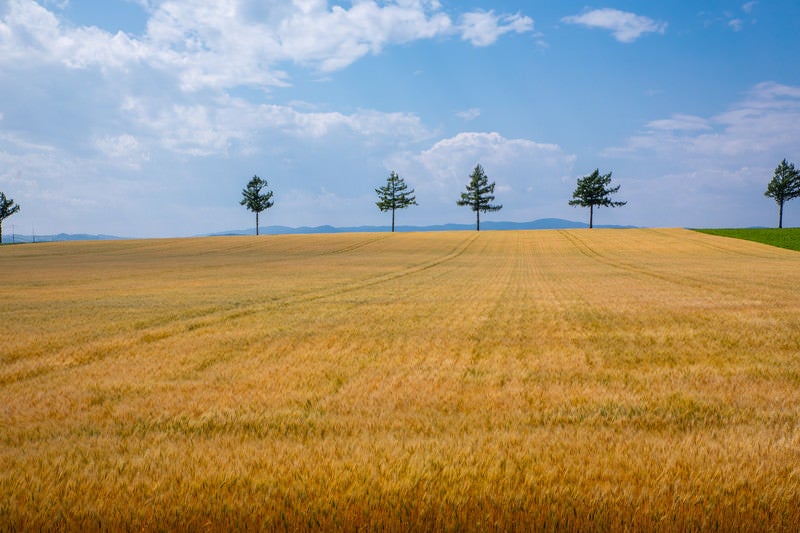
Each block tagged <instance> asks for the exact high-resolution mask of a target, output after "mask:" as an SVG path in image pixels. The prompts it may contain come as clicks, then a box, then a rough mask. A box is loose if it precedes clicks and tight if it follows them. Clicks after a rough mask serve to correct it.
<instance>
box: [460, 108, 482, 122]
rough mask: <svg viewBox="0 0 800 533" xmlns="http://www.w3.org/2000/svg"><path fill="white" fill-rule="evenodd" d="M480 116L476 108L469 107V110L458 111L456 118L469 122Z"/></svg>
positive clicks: (479, 111)
mask: <svg viewBox="0 0 800 533" xmlns="http://www.w3.org/2000/svg"><path fill="white" fill-rule="evenodd" d="M480 115H481V110H480V109H478V108H477V107H471V108H469V109H465V110H463V111H458V112H457V113H456V116H457V117H458V118H460V119H462V120H466V121H470V120H475V119H476V118H478V117H479V116H480Z"/></svg>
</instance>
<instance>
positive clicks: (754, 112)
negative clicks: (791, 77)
mask: <svg viewBox="0 0 800 533" xmlns="http://www.w3.org/2000/svg"><path fill="white" fill-rule="evenodd" d="M798 138H800V87H793V86H788V85H781V84H777V83H774V82H765V83H760V84H758V85H756V86H755V87H753V89H752V90H751V91H750V92H749V94H748V95H747V97H746V98H745V99H744V100H742V101H741V102H738V103H737V104H735V105H733V106H732V107H731V108H730V109H729V110H728V111H726V112H724V113H720V114H718V115H715V116H712V117H708V118H701V117H694V116H687V115H674V116H673V117H672V118H669V119H663V120H655V121H652V122H650V123H648V124H647V127H646V129H645V131H643V132H641V133H640V134H638V135H635V136H633V137H631V138H630V139H629V140H628V142H627V144H626V145H625V146H624V147H621V148H612V149H609V150H607V154H609V155H624V154H627V155H640V154H644V153H648V152H654V153H657V154H662V155H664V156H665V157H668V158H671V159H676V158H686V157H692V158H704V159H711V160H716V159H717V158H720V157H723V158H732V159H735V160H744V159H745V158H748V157H751V156H753V155H759V154H769V155H770V157H773V158H774V157H777V156H778V155H779V154H781V153H791V152H792V151H794V150H796V146H797V139H798ZM781 157H784V156H781ZM721 163H723V164H724V162H721Z"/></svg>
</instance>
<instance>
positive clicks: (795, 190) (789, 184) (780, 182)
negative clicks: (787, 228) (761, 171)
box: [764, 159, 800, 228]
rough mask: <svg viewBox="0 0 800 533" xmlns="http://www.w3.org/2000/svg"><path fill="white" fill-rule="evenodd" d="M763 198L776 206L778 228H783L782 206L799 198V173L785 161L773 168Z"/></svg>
mask: <svg viewBox="0 0 800 533" xmlns="http://www.w3.org/2000/svg"><path fill="white" fill-rule="evenodd" d="M764 196H766V197H768V198H772V199H773V200H775V203H777V204H778V228H783V204H785V203H786V202H788V201H789V200H791V199H793V198H797V197H798V196H800V172H798V170H797V169H796V168H794V165H793V164H792V163H787V162H786V159H784V160H783V161H781V162H780V164H779V165H778V166H777V167H775V172H774V174H773V175H772V179H771V180H770V182H769V183H768V184H767V190H766V192H765V193H764Z"/></svg>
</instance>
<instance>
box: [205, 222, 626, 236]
mask: <svg viewBox="0 0 800 533" xmlns="http://www.w3.org/2000/svg"><path fill="white" fill-rule="evenodd" d="M588 227H589V224H584V223H583V222H575V221H573V220H564V219H562V218H540V219H538V220H532V221H530V222H492V221H484V222H481V230H488V231H497V230H532V229H576V228H588ZM595 227H596V228H633V227H635V226H613V225H605V226H598V225H596V226H595ZM391 230H392V227H391V226H346V227H336V226H314V227H309V226H302V227H299V228H291V227H288V226H261V227H260V228H259V232H260V233H262V234H270V235H299V234H310V233H367V232H369V233H383V232H387V231H391ZM394 230H395V231H396V232H400V233H408V232H413V231H475V224H438V225H432V226H397V225H396V226H395V227H394ZM255 232H256V229H255V228H249V229H245V230H232V231H224V232H219V233H212V234H209V235H207V236H209V237H219V236H224V235H253V234H255Z"/></svg>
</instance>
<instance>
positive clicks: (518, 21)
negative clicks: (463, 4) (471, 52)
mask: <svg viewBox="0 0 800 533" xmlns="http://www.w3.org/2000/svg"><path fill="white" fill-rule="evenodd" d="M459 29H460V30H461V38H462V39H464V40H465V41H469V42H470V43H472V44H473V45H474V46H489V45H490V44H494V43H495V42H496V41H497V39H499V38H500V36H502V35H504V34H506V33H509V32H516V33H525V32H529V31H531V30H533V19H531V18H530V17H526V16H523V15H520V14H519V13H516V14H514V15H495V13H494V11H473V12H471V13H465V14H464V15H462V17H461V24H459Z"/></svg>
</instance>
